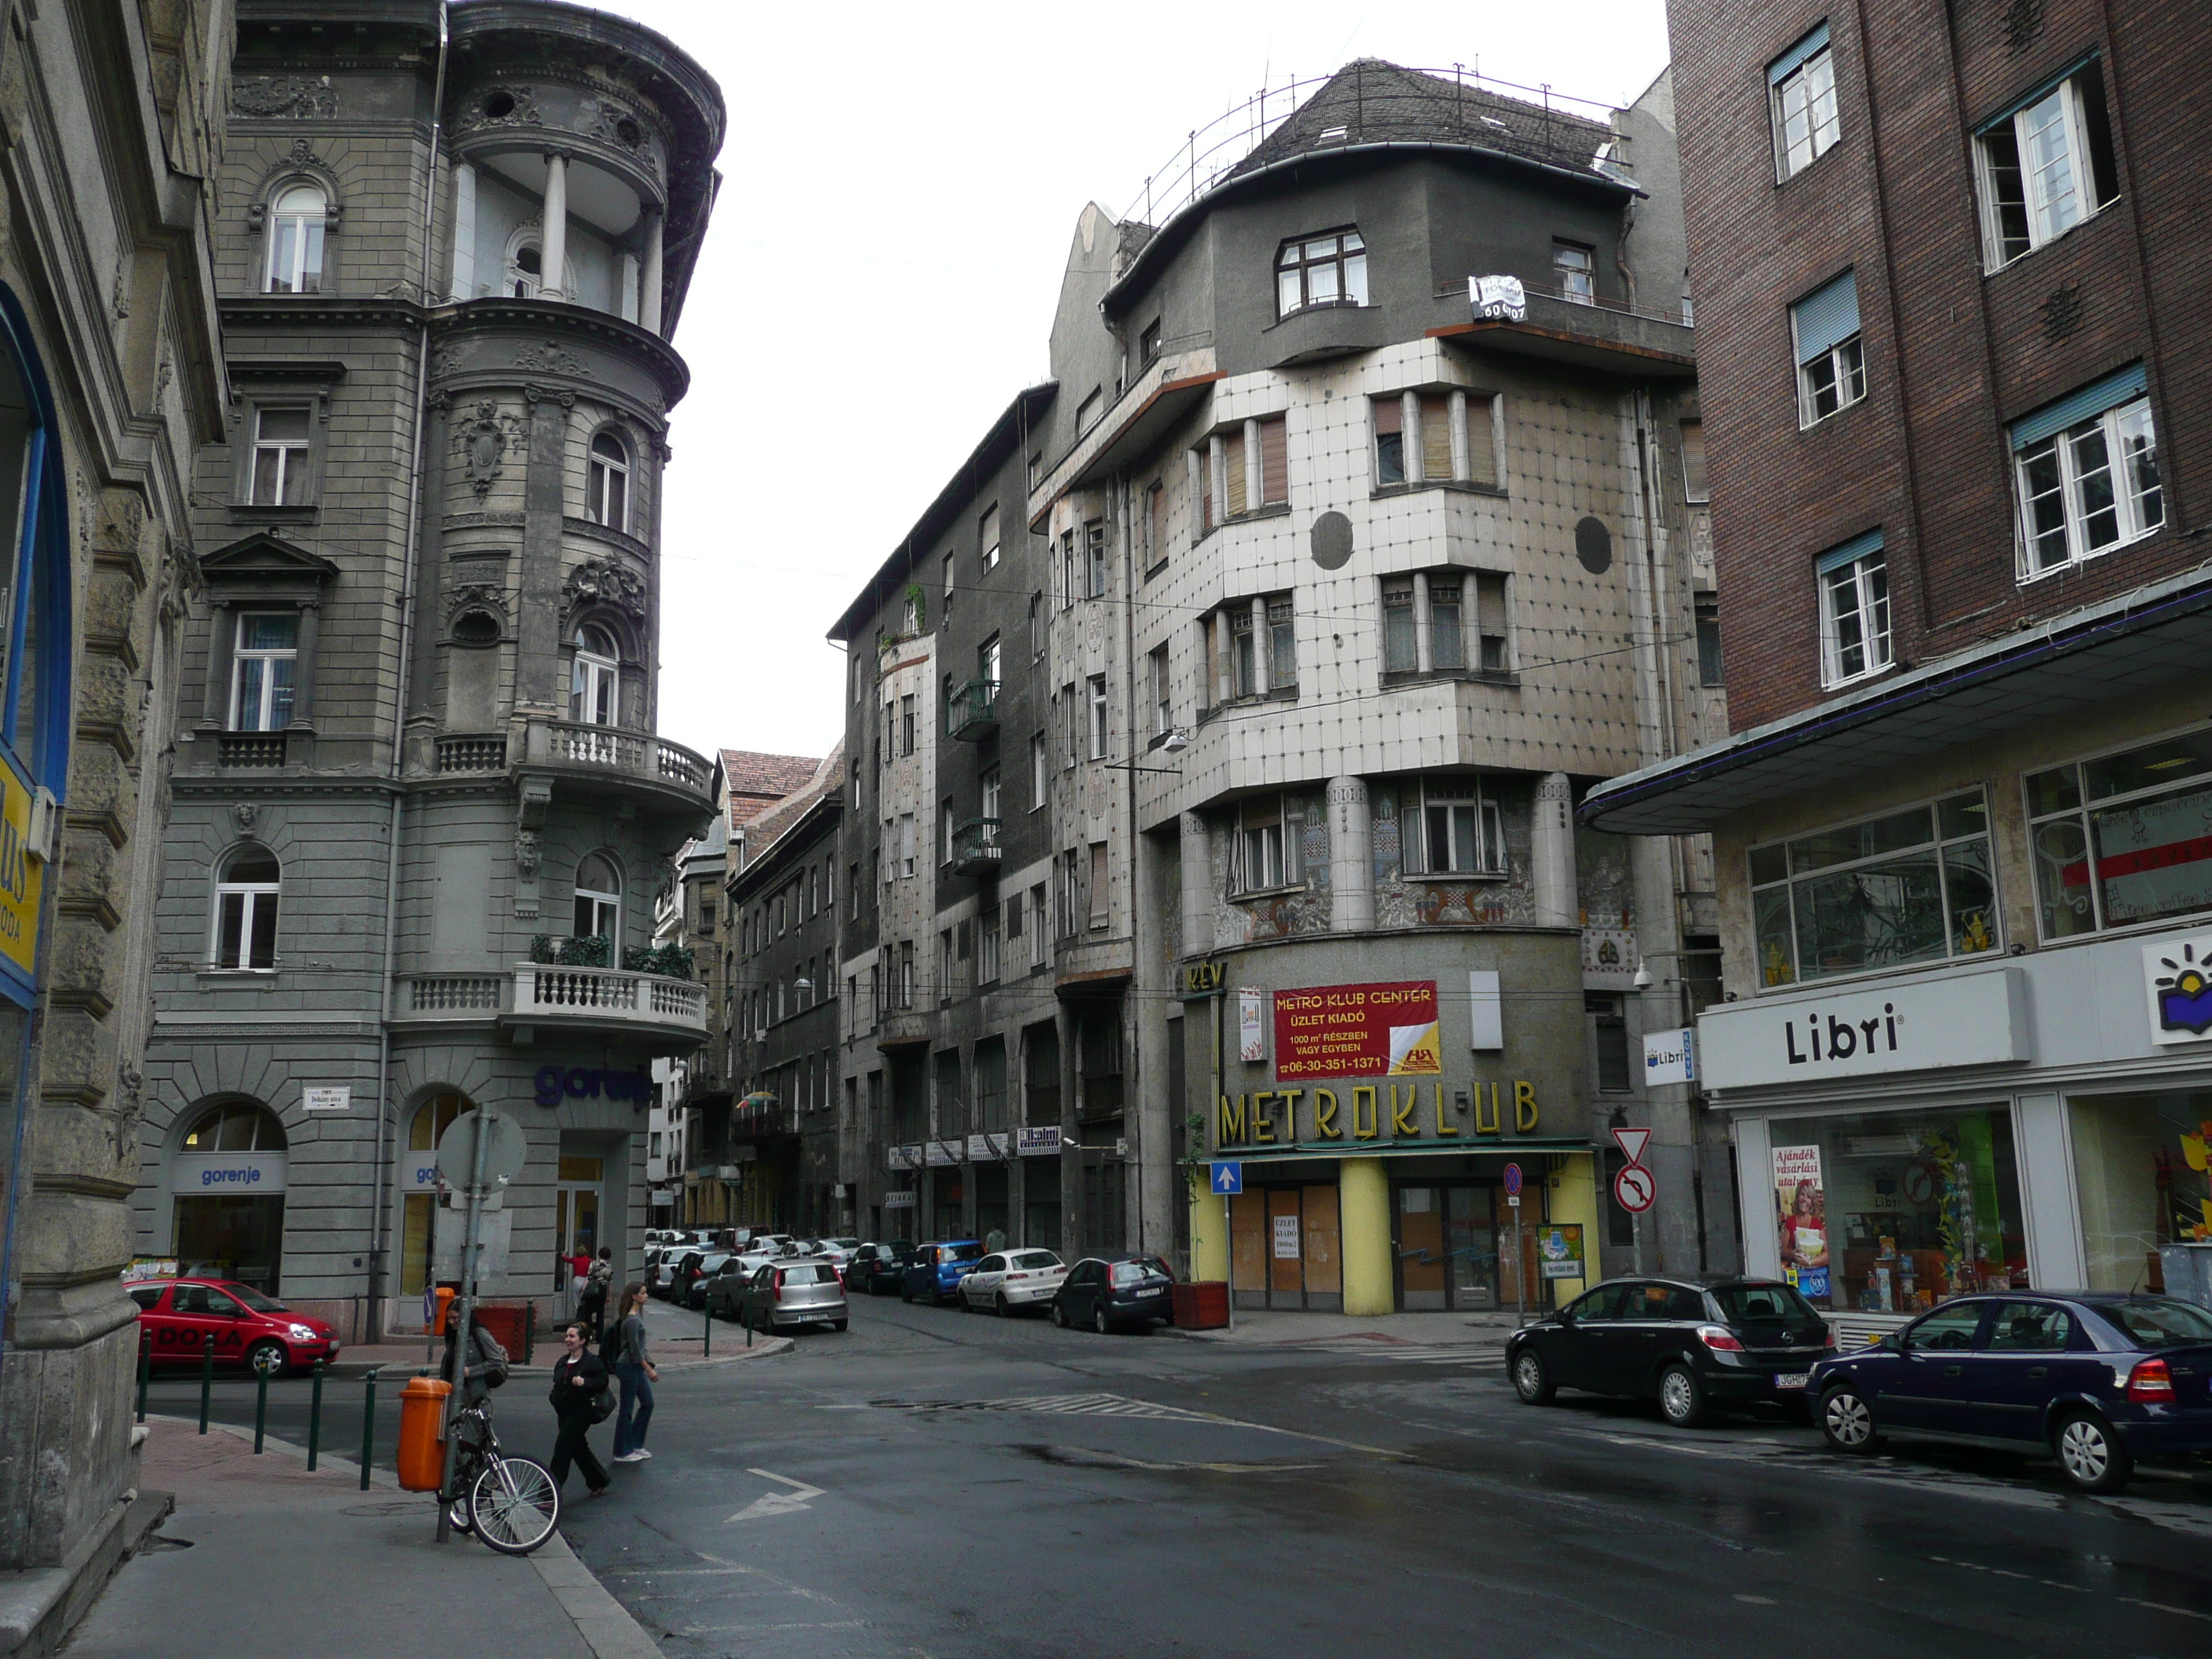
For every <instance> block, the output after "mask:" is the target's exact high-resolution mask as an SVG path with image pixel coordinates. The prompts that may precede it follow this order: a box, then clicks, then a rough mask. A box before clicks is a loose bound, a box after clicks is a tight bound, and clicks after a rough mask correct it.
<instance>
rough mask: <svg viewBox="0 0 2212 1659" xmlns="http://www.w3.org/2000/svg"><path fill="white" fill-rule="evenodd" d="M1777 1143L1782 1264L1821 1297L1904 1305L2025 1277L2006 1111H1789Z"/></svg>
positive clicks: (1816, 1300) (1861, 1304)
mask: <svg viewBox="0 0 2212 1659" xmlns="http://www.w3.org/2000/svg"><path fill="white" fill-rule="evenodd" d="M1771 1141H1772V1147H1773V1152H1772V1158H1771V1171H1770V1176H1769V1179H1770V1182H1771V1188H1772V1191H1773V1194H1774V1205H1775V1215H1776V1219H1777V1224H1778V1231H1779V1241H1778V1242H1779V1243H1780V1246H1781V1254H1782V1271H1783V1274H1784V1277H1785V1278H1786V1279H1789V1280H1790V1283H1791V1284H1793V1285H1796V1287H1797V1288H1798V1290H1799V1291H1801V1292H1802V1293H1803V1295H1804V1297H1805V1298H1806V1299H1807V1300H1808V1301H1809V1302H1811V1303H1812V1304H1814V1306H1815V1307H1819V1308H1826V1309H1829V1310H1834V1311H1838V1312H1840V1311H1842V1310H1846V1309H1851V1310H1859V1311H1862V1312H1867V1313H1896V1314H1909V1313H1917V1312H1919V1311H1920V1310H1923V1309H1927V1308H1932V1307H1934V1306H1935V1305H1936V1304H1937V1303H1939V1302H1942V1301H1944V1300H1945V1299H1947V1298H1948V1297H1954V1296H1966V1295H1968V1294H1971V1293H1972V1292H1974V1291H1996V1290H2024V1289H2026V1288H2027V1237H2026V1234H2025V1232H2024V1231H2023V1229H2022V1227H2021V1207H2020V1170H2019V1165H2018V1164H2017V1163H2016V1161H2015V1158H2014V1156H2013V1139H2012V1115H2011V1113H2010V1111H2009V1110H2008V1109H2005V1108H2002V1107H2000V1108H1996V1109H1966V1110H1960V1111H1949V1112H1934V1113H1925V1114H1923V1113H1905V1112H1870V1113H1865V1114H1860V1115H1850V1116H1839V1117H1817V1118H1798V1119H1790V1120H1784V1121H1778V1122H1776V1123H1774V1124H1773V1125H1772V1126H1771Z"/></svg>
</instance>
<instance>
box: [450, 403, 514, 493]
mask: <svg viewBox="0 0 2212 1659" xmlns="http://www.w3.org/2000/svg"><path fill="white" fill-rule="evenodd" d="M521 435H522V422H521V419H520V416H513V415H506V414H502V413H501V412H500V407H499V405H498V404H495V403H492V402H489V401H486V402H483V403H480V404H477V405H475V407H474V408H473V409H471V410H470V411H469V412H468V414H467V415H466V416H464V417H463V418H462V419H460V420H458V421H456V422H454V423H453V446H454V451H455V453H457V454H459V456H460V458H461V459H462V461H463V463H464V464H465V465H466V466H467V467H468V470H469V488H470V489H473V490H475V491H476V493H477V499H478V500H480V501H481V500H482V499H483V497H484V496H486V495H489V494H491V487H492V483H493V481H494V480H495V479H496V478H497V477H499V475H500V463H501V461H502V460H504V459H506V456H507V445H508V443H509V442H510V441H515V440H519V439H520V437H521Z"/></svg>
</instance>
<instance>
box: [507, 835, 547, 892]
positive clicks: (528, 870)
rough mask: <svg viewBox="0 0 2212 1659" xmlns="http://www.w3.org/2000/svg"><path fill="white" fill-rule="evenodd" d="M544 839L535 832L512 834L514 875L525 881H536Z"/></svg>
mask: <svg viewBox="0 0 2212 1659" xmlns="http://www.w3.org/2000/svg"><path fill="white" fill-rule="evenodd" d="M544 839H545V838H544V836H542V835H541V834H540V833H539V832H538V831H537V830H535V829H518V830H516V831H515V832H514V873H515V874H516V875H518V876H520V877H521V878H523V879H524V880H525V881H535V880H537V879H538V857H539V855H540V854H541V853H542V852H543V850H544Z"/></svg>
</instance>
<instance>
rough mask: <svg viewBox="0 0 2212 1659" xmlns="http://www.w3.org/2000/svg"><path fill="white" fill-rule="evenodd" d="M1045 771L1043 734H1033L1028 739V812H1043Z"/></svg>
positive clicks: (1046, 780)
mask: <svg viewBox="0 0 2212 1659" xmlns="http://www.w3.org/2000/svg"><path fill="white" fill-rule="evenodd" d="M1046 771H1047V768H1046V764H1045V746H1044V733H1043V732H1034V733H1032V734H1031V735H1030V811H1032V812H1036V811H1042V810H1043V807H1044V804H1045V796H1046V785H1047V783H1048V778H1047V776H1046Z"/></svg>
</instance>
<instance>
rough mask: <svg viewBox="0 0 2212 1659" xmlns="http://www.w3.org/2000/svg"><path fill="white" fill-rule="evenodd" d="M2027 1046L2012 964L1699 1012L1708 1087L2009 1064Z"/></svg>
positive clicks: (2020, 987) (2021, 986)
mask: <svg viewBox="0 0 2212 1659" xmlns="http://www.w3.org/2000/svg"><path fill="white" fill-rule="evenodd" d="M2029 1047H2030V1045H2029V1041H2028V1030H2027V991H2026V985H2025V976H2024V975H2022V974H2021V971H2020V969H2017V968H1996V969H1989V970H1987V971H1984V972H1982V973H1974V974H1960V975H1957V976H1955V977H1953V978H1948V979H1924V980H1914V981H1910V982H1908V983H1904V984H1889V985H1883V986H1880V987H1875V988H1873V989H1869V990H1858V991H1838V992H1837V993H1836V994H1833V995H1831V996H1797V997H1792V998H1791V999H1790V1000H1788V1001H1786V1002H1750V1003H1745V1002H1737V1003H1729V1004H1727V1005H1725V1006H1722V1007H1718V1008H1708V1009H1707V1010H1706V1011H1705V1012H1704V1013H1703V1014H1701V1015H1700V1016H1699V1018H1698V1058H1699V1061H1700V1067H1699V1069H1700V1070H1702V1071H1703V1073H1705V1087H1707V1088H1709V1089H1713V1090H1729V1089H1756V1088H1765V1087H1772V1086H1773V1085H1778V1084H1790V1083H1820V1082H1826V1081H1828V1080H1830V1079H1835V1078H1847V1077H1868V1076H1873V1075H1876V1074H1879V1073H1885V1072H1920V1071H1934V1070H1936V1069H1939V1068H1945V1069H1948V1068H1955V1067H1958V1066H2004V1065H2015V1064H2018V1063H2019V1062H2021V1061H2023V1060H2027V1058H2028V1057H2029V1053H2028V1051H2029Z"/></svg>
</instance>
